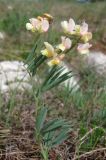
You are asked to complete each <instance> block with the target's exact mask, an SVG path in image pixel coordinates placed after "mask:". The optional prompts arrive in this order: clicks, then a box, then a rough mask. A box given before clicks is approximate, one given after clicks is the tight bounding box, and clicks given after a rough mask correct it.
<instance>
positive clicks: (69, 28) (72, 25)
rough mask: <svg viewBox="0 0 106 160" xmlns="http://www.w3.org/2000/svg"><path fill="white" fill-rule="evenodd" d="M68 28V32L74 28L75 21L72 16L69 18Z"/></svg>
mask: <svg viewBox="0 0 106 160" xmlns="http://www.w3.org/2000/svg"><path fill="white" fill-rule="evenodd" d="M68 30H69V32H73V31H74V30H75V22H74V20H73V19H72V18H70V19H69V24H68Z"/></svg>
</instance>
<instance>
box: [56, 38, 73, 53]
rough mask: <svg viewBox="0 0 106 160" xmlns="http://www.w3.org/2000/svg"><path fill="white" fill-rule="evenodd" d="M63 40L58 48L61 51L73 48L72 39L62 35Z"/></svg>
mask: <svg viewBox="0 0 106 160" xmlns="http://www.w3.org/2000/svg"><path fill="white" fill-rule="evenodd" d="M61 41H62V43H61V44H59V45H58V46H57V49H60V50H61V51H65V50H67V49H70V48H71V46H72V41H71V40H70V39H69V38H66V37H64V36H62V37H61Z"/></svg>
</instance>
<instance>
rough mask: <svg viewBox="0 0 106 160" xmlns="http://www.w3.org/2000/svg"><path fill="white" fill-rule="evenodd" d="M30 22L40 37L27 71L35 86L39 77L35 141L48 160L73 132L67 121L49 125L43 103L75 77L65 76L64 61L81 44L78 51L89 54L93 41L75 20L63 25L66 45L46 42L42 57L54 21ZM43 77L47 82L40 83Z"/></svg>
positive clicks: (45, 18)
mask: <svg viewBox="0 0 106 160" xmlns="http://www.w3.org/2000/svg"><path fill="white" fill-rule="evenodd" d="M29 21H30V23H27V24H26V28H27V30H29V31H32V32H33V33H34V34H35V36H36V43H35V45H34V47H33V49H32V52H31V53H30V54H29V55H28V57H27V59H26V64H27V65H28V67H27V70H28V72H29V74H30V76H31V77H32V82H33V86H34V84H35V81H34V79H35V76H36V77H37V87H36V89H35V88H34V87H33V94H34V98H35V107H36V108H35V139H36V142H37V143H38V145H39V147H40V149H41V154H42V156H43V159H44V160H48V159H49V150H50V149H51V148H53V147H56V146H57V145H59V144H61V143H62V142H63V141H64V140H66V139H67V138H68V136H69V133H70V131H71V129H72V128H71V124H70V122H68V121H66V120H64V119H60V118H56V119H50V120H48V121H46V120H47V113H48V110H49V107H47V106H46V104H45V103H44V102H43V95H44V93H45V92H47V91H48V90H51V89H52V88H54V87H57V86H58V85H59V84H61V83H63V82H64V81H66V80H67V79H69V78H71V77H72V76H73V75H72V71H67V72H65V73H64V69H65V68H64V65H63V64H62V60H63V58H64V56H65V55H66V54H68V53H69V52H70V51H71V50H73V49H74V48H75V47H76V46H77V44H78V43H79V42H80V44H78V47H77V50H78V51H79V52H80V53H81V54H87V53H88V52H89V48H90V47H91V45H90V44H89V43H88V41H89V40H90V39H91V38H92V34H91V32H88V24H87V23H85V22H83V24H82V25H81V26H80V25H76V24H75V22H74V20H73V19H70V20H69V22H68V21H63V22H61V26H62V28H63V31H64V34H65V35H67V36H68V37H65V36H62V38H61V39H62V42H61V43H60V44H58V45H56V46H52V45H51V44H50V43H48V42H44V45H45V48H44V49H42V50H41V52H40V53H38V51H37V49H38V48H39V39H41V35H42V34H43V33H45V32H47V31H48V29H49V27H50V25H51V23H52V21H53V17H52V16H51V15H49V14H47V13H46V14H44V15H43V16H38V17H37V18H31V19H30V20H29ZM83 43H84V44H83ZM45 62H46V63H47V64H48V66H49V68H47V67H45ZM42 67H43V68H46V69H47V70H48V71H47V72H46V75H45V69H44V73H43V72H42ZM40 72H41V73H40ZM41 74H43V76H41ZM40 77H44V78H42V79H41V80H40Z"/></svg>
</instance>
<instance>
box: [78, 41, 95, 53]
mask: <svg viewBox="0 0 106 160" xmlns="http://www.w3.org/2000/svg"><path fill="white" fill-rule="evenodd" d="M91 46H92V45H91V44H89V43H85V44H81V43H80V44H79V45H78V47H77V50H78V52H79V53H81V54H88V53H89V48H90V47H91Z"/></svg>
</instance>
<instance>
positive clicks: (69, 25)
mask: <svg viewBox="0 0 106 160" xmlns="http://www.w3.org/2000/svg"><path fill="white" fill-rule="evenodd" d="M61 26H62V28H63V30H64V32H65V33H69V34H72V35H73V34H75V26H76V25H75V22H74V20H73V19H72V18H70V19H69V21H62V22H61Z"/></svg>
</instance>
